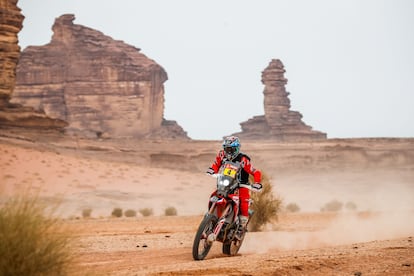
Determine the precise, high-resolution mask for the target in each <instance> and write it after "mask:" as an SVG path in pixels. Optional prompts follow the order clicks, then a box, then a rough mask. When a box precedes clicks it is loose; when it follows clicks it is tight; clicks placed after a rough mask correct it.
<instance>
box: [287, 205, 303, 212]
mask: <svg viewBox="0 0 414 276" xmlns="http://www.w3.org/2000/svg"><path fill="white" fill-rule="evenodd" d="M285 209H286V211H288V212H291V213H296V212H299V211H300V207H299V205H297V204H296V203H289V204H288V205H286V207H285Z"/></svg>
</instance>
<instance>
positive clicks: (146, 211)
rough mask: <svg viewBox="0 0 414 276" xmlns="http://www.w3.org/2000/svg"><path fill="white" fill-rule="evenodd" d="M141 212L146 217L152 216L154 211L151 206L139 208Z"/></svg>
mask: <svg viewBox="0 0 414 276" xmlns="http://www.w3.org/2000/svg"><path fill="white" fill-rule="evenodd" d="M139 212H140V214H141V215H143V216H144V217H148V216H152V214H153V211H152V209H151V208H143V209H140V210H139Z"/></svg>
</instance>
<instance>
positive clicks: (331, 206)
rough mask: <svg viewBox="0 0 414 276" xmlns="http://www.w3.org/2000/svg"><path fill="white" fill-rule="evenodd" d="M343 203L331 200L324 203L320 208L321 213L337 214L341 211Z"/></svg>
mask: <svg viewBox="0 0 414 276" xmlns="http://www.w3.org/2000/svg"><path fill="white" fill-rule="evenodd" d="M342 205H343V203H342V202H340V201H338V200H332V201H329V202H328V203H326V204H325V205H324V206H323V207H322V208H321V212H339V211H341V209H342Z"/></svg>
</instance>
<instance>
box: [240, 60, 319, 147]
mask: <svg viewBox="0 0 414 276" xmlns="http://www.w3.org/2000/svg"><path fill="white" fill-rule="evenodd" d="M284 73H285V69H284V66H283V63H282V62H281V61H280V60H279V59H273V60H272V61H271V62H270V63H269V65H268V66H267V67H266V69H265V70H264V71H263V72H262V83H263V84H264V85H265V88H264V91H263V94H264V111H265V115H262V116H255V117H253V118H251V119H249V120H247V121H246V122H242V123H241V124H240V125H241V128H242V131H241V132H239V133H235V134H234V135H237V136H239V137H241V138H244V139H266V140H280V141H291V140H318V139H326V133H323V132H320V131H315V130H312V127H310V126H308V125H306V124H305V123H304V122H303V121H302V114H300V113H299V112H297V111H292V110H290V100H289V98H288V96H289V92H287V91H286V88H285V85H286V83H287V79H286V78H285V76H284Z"/></svg>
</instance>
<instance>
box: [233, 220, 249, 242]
mask: <svg viewBox="0 0 414 276" xmlns="http://www.w3.org/2000/svg"><path fill="white" fill-rule="evenodd" d="M248 221H249V217H246V216H241V215H240V216H239V228H238V229H237V232H236V238H237V239H239V240H241V238H242V237H243V234H244V232H246V231H247V229H246V228H247V222H248Z"/></svg>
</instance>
